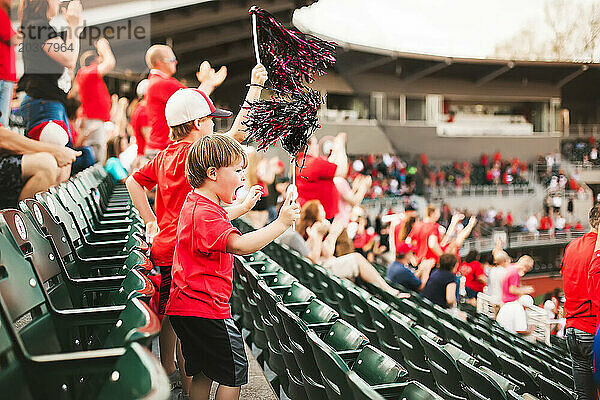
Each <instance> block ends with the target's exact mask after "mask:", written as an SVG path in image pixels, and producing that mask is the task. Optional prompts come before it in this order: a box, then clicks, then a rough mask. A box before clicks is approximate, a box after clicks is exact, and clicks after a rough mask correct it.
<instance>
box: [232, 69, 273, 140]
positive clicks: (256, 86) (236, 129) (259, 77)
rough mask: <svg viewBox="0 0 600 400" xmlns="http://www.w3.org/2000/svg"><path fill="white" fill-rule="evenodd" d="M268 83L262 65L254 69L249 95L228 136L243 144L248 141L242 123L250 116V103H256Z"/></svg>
mask: <svg viewBox="0 0 600 400" xmlns="http://www.w3.org/2000/svg"><path fill="white" fill-rule="evenodd" d="M266 81H267V70H266V69H265V67H263V66H262V64H256V66H255V67H254V68H252V77H251V78H250V88H249V89H248V94H247V95H246V98H245V100H244V102H243V103H242V108H241V110H240V112H239V113H238V115H237V116H236V117H235V120H234V121H233V125H232V126H231V129H230V130H229V131H228V132H227V133H226V135H228V136H231V137H232V138H234V139H235V140H237V141H238V142H240V143H241V142H242V141H244V140H245V139H246V136H247V135H246V132H244V130H243V126H242V122H243V121H244V118H246V116H247V115H248V103H250V102H253V101H256V100H258V99H259V97H260V93H261V91H262V85H264V84H265V82H266Z"/></svg>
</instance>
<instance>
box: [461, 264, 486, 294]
mask: <svg viewBox="0 0 600 400" xmlns="http://www.w3.org/2000/svg"><path fill="white" fill-rule="evenodd" d="M460 273H461V274H462V276H464V277H465V278H466V281H465V286H466V287H468V288H469V289H472V290H474V291H476V292H483V288H484V286H485V283H483V282H481V281H478V280H477V277H479V276H481V275H484V274H485V272H484V271H483V266H482V265H481V263H480V262H479V261H471V262H470V263H464V264H463V265H462V266H461V267H460Z"/></svg>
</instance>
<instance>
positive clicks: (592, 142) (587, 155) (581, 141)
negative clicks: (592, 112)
mask: <svg viewBox="0 0 600 400" xmlns="http://www.w3.org/2000/svg"><path fill="white" fill-rule="evenodd" d="M561 153H562V155H564V156H565V157H566V158H567V159H568V160H569V161H573V162H576V163H582V164H583V165H584V166H590V167H591V166H594V165H600V154H599V153H598V144H597V143H596V138H595V137H594V136H589V137H585V138H577V139H574V140H563V141H562V144H561Z"/></svg>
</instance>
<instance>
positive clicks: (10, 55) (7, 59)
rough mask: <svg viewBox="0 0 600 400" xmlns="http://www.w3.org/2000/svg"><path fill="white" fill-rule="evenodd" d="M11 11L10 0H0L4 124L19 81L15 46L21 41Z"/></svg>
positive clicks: (0, 96) (0, 118)
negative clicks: (11, 18)
mask: <svg viewBox="0 0 600 400" xmlns="http://www.w3.org/2000/svg"><path fill="white" fill-rule="evenodd" d="M9 11H10V0H0V113H1V114H0V125H4V126H8V117H9V116H10V102H11V100H12V96H13V89H14V86H15V82H16V81H17V73H16V68H15V46H16V45H17V43H18V41H19V40H18V37H17V33H16V32H15V30H14V29H13V28H12V24H11V22H10V17H9V16H8V13H9Z"/></svg>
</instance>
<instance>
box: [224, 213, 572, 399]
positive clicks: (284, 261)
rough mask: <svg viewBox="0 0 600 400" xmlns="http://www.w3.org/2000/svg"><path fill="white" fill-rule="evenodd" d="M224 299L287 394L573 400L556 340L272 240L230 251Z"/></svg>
mask: <svg viewBox="0 0 600 400" xmlns="http://www.w3.org/2000/svg"><path fill="white" fill-rule="evenodd" d="M235 224H236V225H237V227H238V228H239V229H240V231H242V232H243V233H244V232H248V231H250V230H252V228H251V227H250V226H249V225H247V224H246V223H245V222H243V221H241V220H237V221H236V222H235ZM376 267H377V268H378V269H379V272H380V273H381V274H382V275H383V276H384V272H385V267H382V266H376ZM397 287H398V286H397ZM398 289H402V290H403V291H405V292H410V291H409V290H407V289H406V288H403V287H398ZM231 304H232V309H233V313H234V318H236V319H237V320H238V321H239V323H240V324H241V325H242V327H243V328H244V329H243V332H244V335H245V337H246V341H247V342H248V343H249V344H251V345H252V346H253V349H254V350H255V352H256V353H257V354H258V358H257V359H258V361H259V363H261V364H262V366H263V368H265V369H266V370H270V371H272V372H273V374H272V375H273V377H272V378H271V379H270V380H271V384H272V385H273V387H274V388H275V389H276V390H278V389H281V390H283V392H284V393H285V394H286V395H287V396H288V397H290V398H292V399H310V400H317V399H329V400H333V399H356V400H363V399H398V400H400V399H419V400H426V399H427V400H434V399H452V400H455V399H456V400H467V399H468V400H483V399H491V400H515V399H529V400H531V399H546V400H569V399H574V393H573V392H572V388H573V380H572V373H571V366H570V364H567V363H566V360H568V359H569V357H568V352H567V349H566V345H565V343H564V341H563V340H561V339H558V338H553V339H552V341H553V343H552V346H547V345H544V344H539V343H530V342H528V341H526V340H524V339H523V338H521V337H519V336H518V335H515V334H512V333H509V332H507V331H505V330H504V329H502V328H501V327H500V326H499V325H497V324H496V322H495V321H494V320H491V319H489V318H488V317H486V316H484V315H481V314H478V313H477V312H476V311H475V309H473V308H467V306H462V309H463V311H465V312H466V313H467V315H468V317H467V321H463V320H462V319H459V318H456V317H454V316H453V315H451V314H450V313H448V312H447V311H446V310H444V309H442V308H440V307H438V306H436V305H434V304H433V303H431V302H429V301H428V300H426V299H424V298H422V297H420V296H419V295H418V294H417V293H414V292H413V293H412V295H411V297H410V298H409V299H399V298H396V297H394V296H391V295H389V294H387V293H386V292H384V291H382V290H380V289H379V288H377V287H374V286H371V285H368V284H365V283H364V282H356V283H353V282H350V281H348V280H346V279H339V278H337V277H335V276H333V275H331V274H329V273H328V272H327V271H326V270H325V269H323V268H322V267H321V266H319V265H315V264H313V263H312V262H311V261H309V260H307V259H305V258H303V257H301V256H300V255H299V254H297V253H296V252H294V251H293V250H291V249H289V248H287V247H286V246H283V245H279V244H277V243H271V244H269V245H268V246H267V247H266V248H265V249H264V250H263V252H257V253H255V254H252V255H249V256H245V257H236V258H235V261H234V294H233V296H232V299H231Z"/></svg>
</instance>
